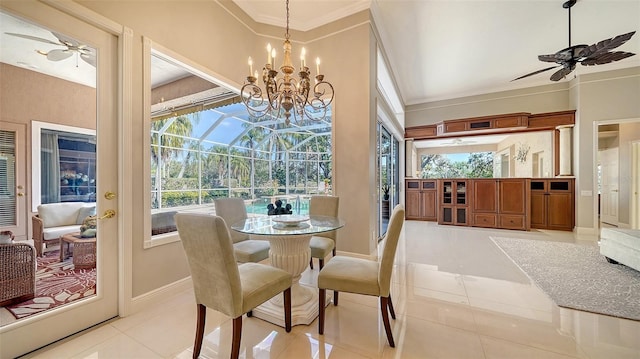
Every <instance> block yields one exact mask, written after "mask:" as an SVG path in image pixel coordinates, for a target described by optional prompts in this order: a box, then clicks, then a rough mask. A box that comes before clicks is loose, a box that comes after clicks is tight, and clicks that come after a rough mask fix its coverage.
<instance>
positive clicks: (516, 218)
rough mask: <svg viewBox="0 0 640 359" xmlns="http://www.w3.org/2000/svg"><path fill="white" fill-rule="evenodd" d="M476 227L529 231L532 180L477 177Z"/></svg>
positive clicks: (473, 224)
mask: <svg viewBox="0 0 640 359" xmlns="http://www.w3.org/2000/svg"><path fill="white" fill-rule="evenodd" d="M469 181H470V183H471V186H472V193H473V200H472V203H471V209H472V218H473V222H472V223H471V225H472V226H476V227H488V228H505V229H519V230H529V220H528V218H529V217H528V208H529V207H528V200H527V199H528V198H529V195H528V188H529V186H528V180H527V179H524V178H505V179H474V180H469Z"/></svg>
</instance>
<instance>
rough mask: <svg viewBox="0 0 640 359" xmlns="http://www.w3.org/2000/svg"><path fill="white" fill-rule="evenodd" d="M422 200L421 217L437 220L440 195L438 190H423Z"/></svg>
mask: <svg viewBox="0 0 640 359" xmlns="http://www.w3.org/2000/svg"><path fill="white" fill-rule="evenodd" d="M420 195H421V196H422V200H421V201H420V203H421V204H422V208H421V213H420V214H421V217H422V218H423V219H424V220H427V221H435V220H437V219H438V196H437V191H422V193H421V194H420Z"/></svg>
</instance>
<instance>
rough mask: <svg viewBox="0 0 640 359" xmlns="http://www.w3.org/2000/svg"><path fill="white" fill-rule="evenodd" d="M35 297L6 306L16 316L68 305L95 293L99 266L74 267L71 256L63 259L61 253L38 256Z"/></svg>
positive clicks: (55, 252)
mask: <svg viewBox="0 0 640 359" xmlns="http://www.w3.org/2000/svg"><path fill="white" fill-rule="evenodd" d="M37 266H38V267H37V271H36V293H35V298H33V299H31V300H28V301H26V302H22V303H18V304H14V305H11V306H7V307H6V309H7V310H9V312H11V314H13V316H14V317H16V319H21V318H24V317H28V316H30V315H33V314H37V313H40V312H43V311H45V310H48V309H53V308H56V307H59V306H61V305H65V304H69V303H71V302H73V301H75V300H78V299H82V298H86V297H88V296H92V295H94V294H96V269H95V268H93V269H74V267H73V263H72V258H71V257H70V258H68V259H67V260H65V261H64V262H60V252H59V251H58V250H54V251H50V252H47V253H45V254H44V256H43V257H42V258H37Z"/></svg>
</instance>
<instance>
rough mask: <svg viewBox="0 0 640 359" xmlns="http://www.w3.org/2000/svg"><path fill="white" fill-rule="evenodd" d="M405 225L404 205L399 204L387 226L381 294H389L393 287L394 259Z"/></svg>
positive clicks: (381, 265) (379, 276)
mask: <svg viewBox="0 0 640 359" xmlns="http://www.w3.org/2000/svg"><path fill="white" fill-rule="evenodd" d="M403 225H404V206H403V205H402V204H399V205H397V206H396V207H395V208H394V209H393V213H391V219H390V220H389V225H388V226H387V234H385V238H384V241H385V243H384V249H383V251H382V261H381V262H380V268H379V272H378V285H379V286H380V295H381V296H383V297H388V296H389V291H390V288H391V272H392V270H393V261H394V259H395V256H396V248H398V240H399V239H400V232H401V231H402V226H403Z"/></svg>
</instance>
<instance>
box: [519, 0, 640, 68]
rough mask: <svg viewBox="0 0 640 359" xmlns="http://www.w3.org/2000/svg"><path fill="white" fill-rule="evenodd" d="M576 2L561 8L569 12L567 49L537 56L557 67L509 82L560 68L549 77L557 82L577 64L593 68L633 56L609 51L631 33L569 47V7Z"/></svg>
mask: <svg viewBox="0 0 640 359" xmlns="http://www.w3.org/2000/svg"><path fill="white" fill-rule="evenodd" d="M576 2H577V0H569V1H567V2H565V3H564V4H562V7H563V8H565V9H568V11H569V47H567V48H566V49H563V50H560V51H558V52H556V53H555V54H550V55H539V56H538V60H540V61H543V62H555V63H556V64H557V65H554V66H551V67H547V68H545V69H542V70H538V71H534V72H532V73H529V74H526V75H524V76H520V77H518V78H515V79H513V80H511V81H515V80H520V79H523V78H525V77H529V76H533V75H537V74H539V73H542V72H545V71H549V70H551V69H554V68H557V67H562V68H561V69H559V70H558V71H556V72H555V73H553V75H551V77H550V79H551V81H559V80H561V79H563V78H564V77H565V76H567V75H568V74H570V73H571V72H572V71H573V70H574V69H575V68H576V65H577V64H578V63H580V64H582V65H583V66H594V65H603V64H608V63H610V62H614V61H620V60H622V59H626V58H627V57H631V56H633V55H635V54H634V53H631V52H624V51H610V50H612V49H615V48H616V47H618V46H620V45H622V44H624V43H625V42H627V41H628V40H629V39H630V38H631V37H632V36H633V35H634V34H635V33H636V32H635V31H632V32H629V33H626V34H623V35H618V36H616V37H613V38H611V39H606V40H602V41H600V42H598V43H595V44H593V45H590V46H589V45H573V46H572V45H571V7H572V6H573V5H575V4H576Z"/></svg>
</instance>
